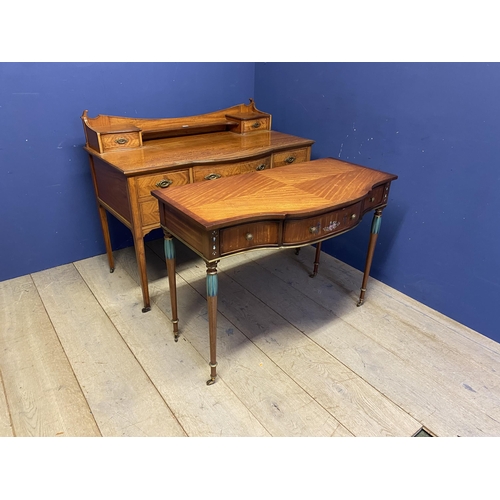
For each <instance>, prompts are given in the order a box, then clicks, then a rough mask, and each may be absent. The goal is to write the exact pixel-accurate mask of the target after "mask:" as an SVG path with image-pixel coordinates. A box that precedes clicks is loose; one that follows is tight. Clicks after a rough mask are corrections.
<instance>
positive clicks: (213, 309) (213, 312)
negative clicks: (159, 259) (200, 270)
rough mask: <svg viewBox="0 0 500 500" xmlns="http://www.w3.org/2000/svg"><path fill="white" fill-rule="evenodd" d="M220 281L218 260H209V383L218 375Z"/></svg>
mask: <svg viewBox="0 0 500 500" xmlns="http://www.w3.org/2000/svg"><path fill="white" fill-rule="evenodd" d="M218 288H219V283H218V277H217V262H207V308H208V331H209V335H210V363H209V366H210V378H209V379H208V380H207V385H212V384H213V383H215V377H216V376H217V293H218Z"/></svg>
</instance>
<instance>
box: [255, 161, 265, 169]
mask: <svg viewBox="0 0 500 500" xmlns="http://www.w3.org/2000/svg"><path fill="white" fill-rule="evenodd" d="M265 168H266V164H265V163H263V164H262V165H259V166H258V167H257V168H256V169H255V170H265Z"/></svg>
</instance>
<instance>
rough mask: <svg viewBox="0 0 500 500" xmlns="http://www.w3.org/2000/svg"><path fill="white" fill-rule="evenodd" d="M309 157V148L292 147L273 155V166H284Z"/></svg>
mask: <svg viewBox="0 0 500 500" xmlns="http://www.w3.org/2000/svg"><path fill="white" fill-rule="evenodd" d="M308 159H309V148H300V149H290V150H288V151H281V152H280V153H274V155H273V167H284V166H285V165H291V164H292V163H300V162H303V161H307V160H308Z"/></svg>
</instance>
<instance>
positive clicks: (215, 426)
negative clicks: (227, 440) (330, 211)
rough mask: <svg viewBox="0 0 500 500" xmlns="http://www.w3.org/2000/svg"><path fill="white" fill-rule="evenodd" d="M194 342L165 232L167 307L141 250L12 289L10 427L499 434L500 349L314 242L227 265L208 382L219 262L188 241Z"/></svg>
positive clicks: (2, 328)
mask: <svg viewBox="0 0 500 500" xmlns="http://www.w3.org/2000/svg"><path fill="white" fill-rule="evenodd" d="M177 254H178V255H177V256H178V263H177V285H178V302H179V317H180V332H181V338H180V340H179V342H177V343H175V342H174V340H173V334H172V327H171V323H170V320H169V318H170V297H169V290H168V279H167V273H166V270H165V263H164V260H163V250H162V240H155V241H152V242H150V243H149V244H148V248H147V261H148V276H149V281H150V293H151V297H152V302H153V306H152V310H151V311H150V312H148V313H146V314H143V313H142V312H141V308H142V297H141V292H140V287H139V285H138V283H139V280H138V274H137V268H136V262H135V257H134V251H133V249H132V248H127V249H124V250H120V251H117V252H115V258H116V270H115V272H114V273H113V274H110V273H109V270H108V267H107V260H106V257H105V255H99V256H96V257H93V258H90V259H86V260H82V261H78V262H75V263H72V264H68V265H64V266H60V267H56V268H53V269H48V270H46V271H42V272H39V273H34V274H32V275H29V276H22V277H20V278H15V279H12V280H8V281H4V282H1V283H0V382H1V383H0V436H4V437H5V436H290V437H293V436H307V437H313V436H319V437H326V436H413V435H414V434H416V433H417V432H418V431H419V430H420V429H422V428H424V429H426V430H427V431H428V432H430V433H431V434H433V435H436V436H500V345H499V344H497V343H495V342H493V341H491V340H490V339H488V338H486V337H484V336H482V335H480V334H479V333H477V332H474V331H472V330H470V329H469V328H466V327H464V326H462V325H460V324H458V323H457V322H455V321H453V320H451V319H449V318H446V317H445V316H443V315H442V314H440V313H438V312H436V311H433V310H431V309H429V308H428V307H426V306H424V305H422V304H420V303H418V302H416V301H414V300H413V299H411V298H409V297H407V296H405V295H403V294H401V293H399V292H397V291H395V290H393V289H391V288H390V287H388V286H386V285H384V284H382V283H380V282H377V281H376V280H374V279H371V280H370V282H369V286H368V293H367V300H366V303H365V304H364V305H363V306H362V307H356V301H357V296H358V290H359V286H360V282H361V273H360V272H359V271H357V270H355V269H353V268H351V267H349V266H347V265H346V264H344V263H342V262H340V261H338V260H336V259H334V258H333V257H330V256H328V255H326V254H322V256H321V260H322V262H321V264H320V269H319V274H318V275H317V276H316V277H315V278H314V279H311V278H310V277H309V276H308V272H309V271H310V270H311V265H312V261H313V257H314V249H313V248H312V247H305V248H302V249H301V252H300V254H299V255H295V252H294V250H290V249H285V250H271V251H269V250H264V251H255V252H250V253H247V254H244V255H239V256H234V257H230V258H227V259H223V260H222V261H221V262H220V265H219V269H220V273H219V278H220V281H219V305H218V311H219V312H218V361H219V366H218V374H219V376H218V379H217V382H216V384H215V385H213V386H210V387H208V386H206V385H205V381H206V379H207V378H208V374H209V367H208V318H207V311H206V301H205V265H204V263H203V261H201V259H199V258H198V257H196V256H195V255H194V254H193V253H192V252H191V251H189V250H188V249H186V248H185V247H183V246H182V245H180V244H178V243H177Z"/></svg>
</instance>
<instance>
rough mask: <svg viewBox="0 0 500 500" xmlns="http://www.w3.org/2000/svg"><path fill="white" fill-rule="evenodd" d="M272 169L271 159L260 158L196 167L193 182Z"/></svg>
mask: <svg viewBox="0 0 500 500" xmlns="http://www.w3.org/2000/svg"><path fill="white" fill-rule="evenodd" d="M268 168H271V157H270V156H268V157H265V158H260V159H259V160H250V161H240V162H237V163H226V164H224V165H213V166H208V167H194V168H193V181H194V182H199V181H209V180H214V179H219V178H220V177H230V176H232V175H238V174H244V173H247V172H255V171H256V170H265V169H268Z"/></svg>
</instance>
